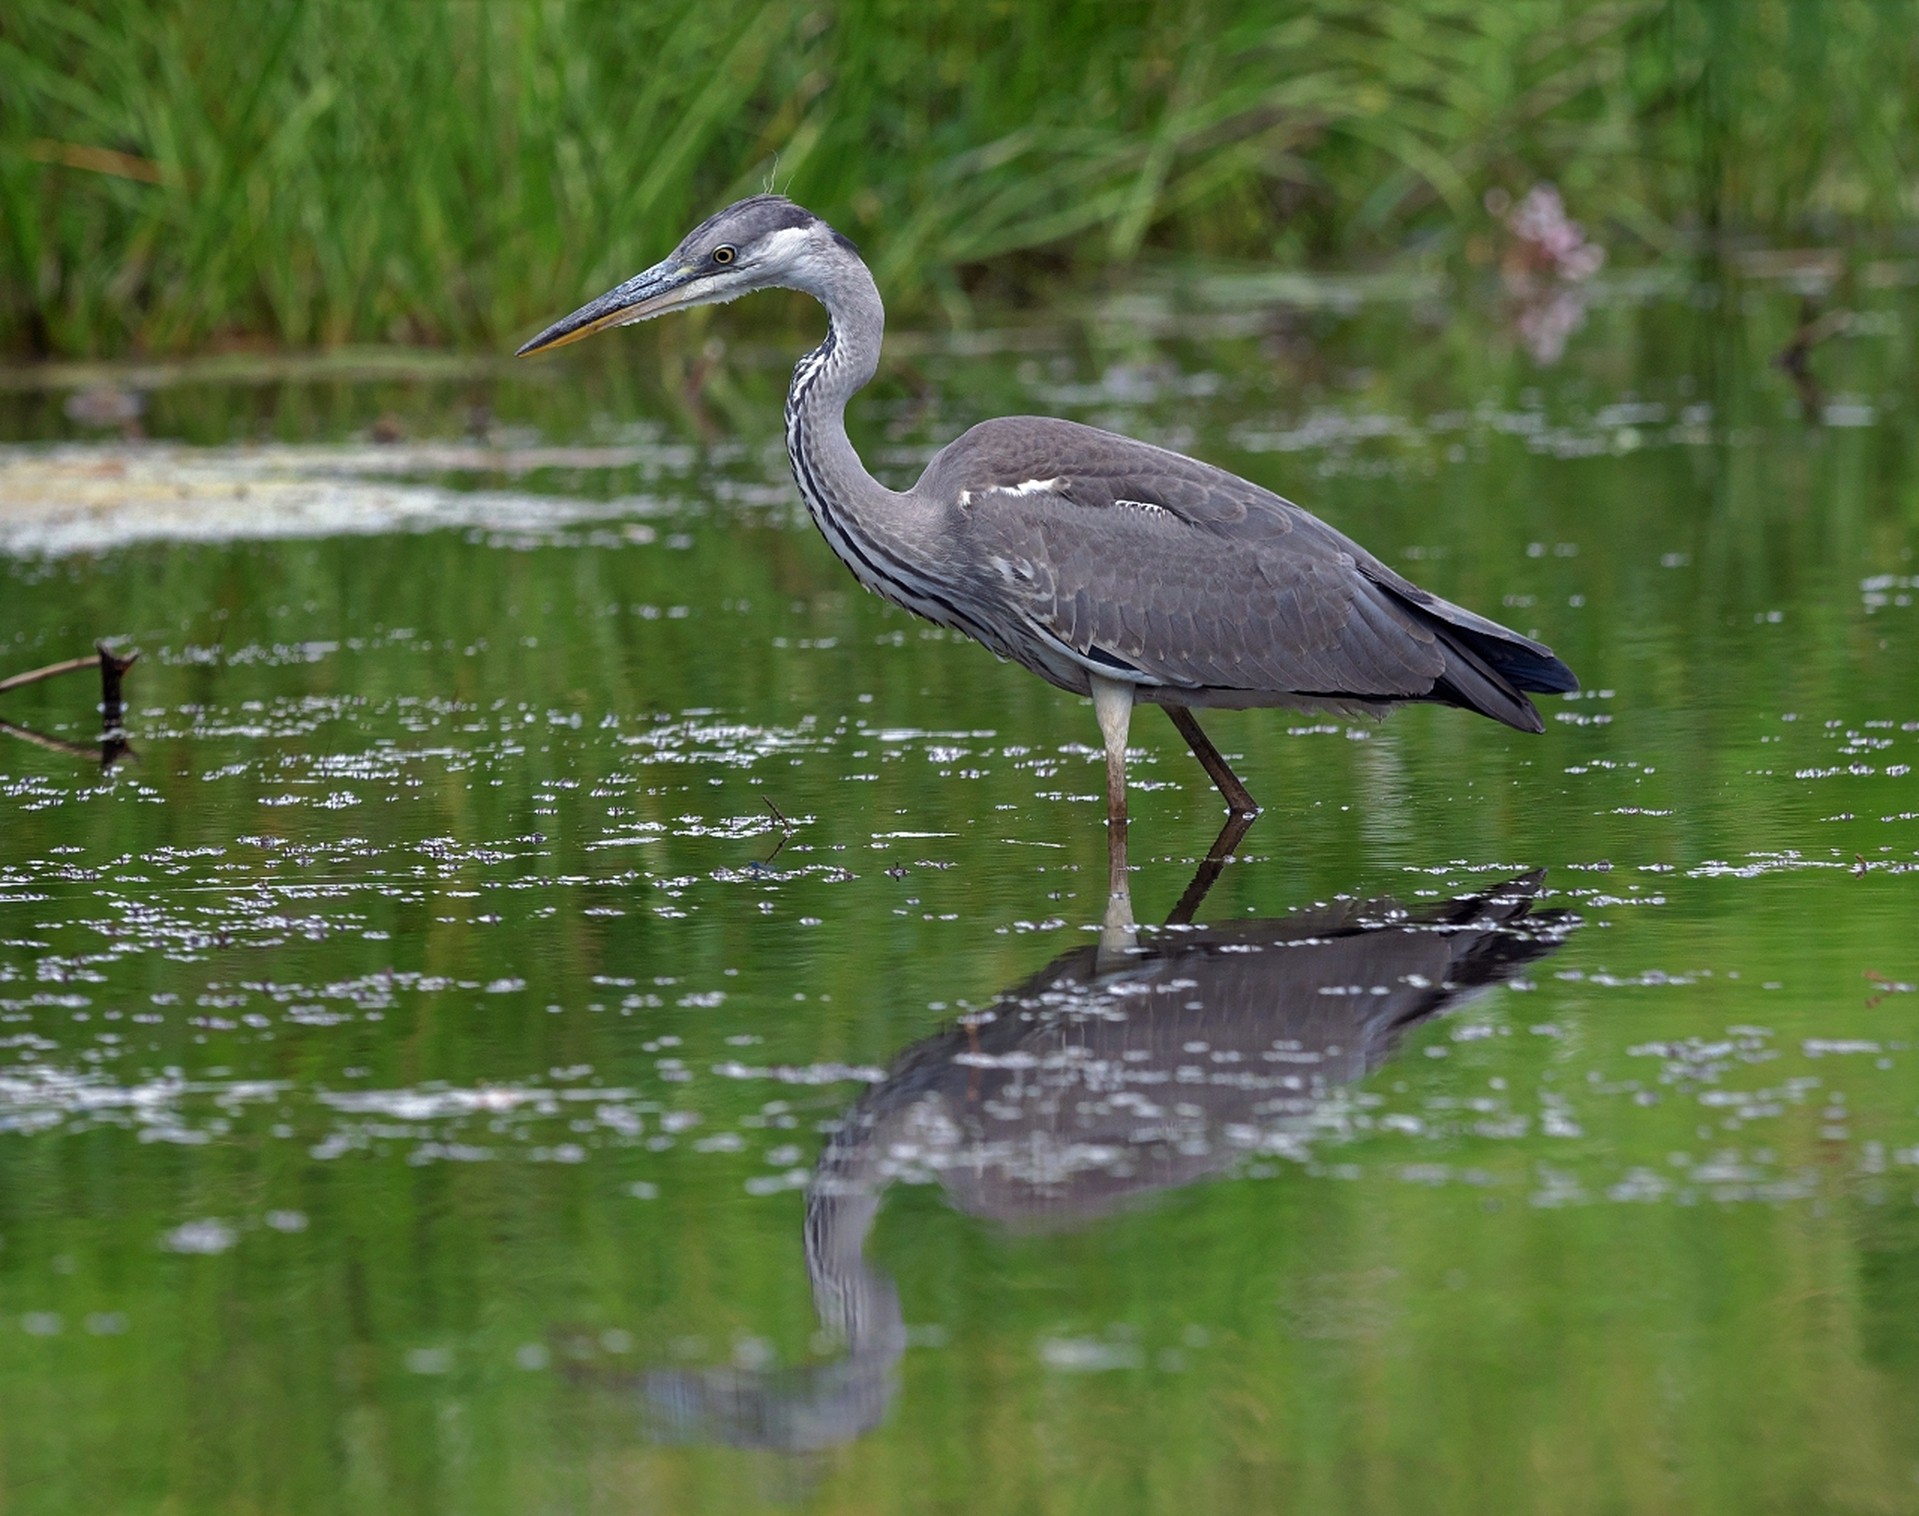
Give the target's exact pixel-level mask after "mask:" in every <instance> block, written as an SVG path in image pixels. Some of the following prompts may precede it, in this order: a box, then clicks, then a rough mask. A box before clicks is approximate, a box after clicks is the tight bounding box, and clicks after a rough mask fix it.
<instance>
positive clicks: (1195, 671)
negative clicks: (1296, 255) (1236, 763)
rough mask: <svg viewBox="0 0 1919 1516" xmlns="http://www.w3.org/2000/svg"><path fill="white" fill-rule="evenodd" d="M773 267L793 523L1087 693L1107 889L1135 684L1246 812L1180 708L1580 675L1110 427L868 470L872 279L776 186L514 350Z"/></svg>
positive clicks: (1325, 535)
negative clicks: (864, 410) (816, 319)
mask: <svg viewBox="0 0 1919 1516" xmlns="http://www.w3.org/2000/svg"><path fill="white" fill-rule="evenodd" d="M776 287H777V288H786V289H796V290H801V291H803V292H804V293H806V294H809V295H811V296H813V297H814V298H815V299H817V300H818V301H819V302H820V303H821V304H822V305H823V306H825V307H826V312H827V316H828V321H829V324H828V328H827V334H826V339H825V341H823V342H822V343H821V344H820V345H819V346H818V347H817V348H815V349H814V350H813V351H812V352H810V353H808V354H807V355H806V356H805V357H804V358H802V359H801V360H800V361H799V364H798V366H797V367H796V368H795V369H794V371H793V383H792V387H791V388H790V390H789V391H788V393H787V400H786V444H787V452H788V455H789V456H790V458H791V460H792V464H793V477H794V479H795V481H796V482H797V484H798V486H799V491H800V494H801V496H802V498H803V499H804V500H805V502H806V506H807V509H808V511H809V512H810V513H811V514H812V517H813V520H814V522H815V523H816V524H817V525H818V526H819V529H820V531H821V533H822V534H823V535H824V536H825V538H826V540H827V542H828V543H829V544H830V545H831V546H832V548H833V551H834V552H835V553H837V554H838V555H839V557H840V558H841V560H842V561H843V562H844V563H845V564H846V566H847V567H848V568H849V569H851V570H852V572H853V576H854V577H855V578H856V579H858V580H859V582H860V583H861V584H863V585H865V586H866V587H867V588H868V589H870V590H872V591H874V592H875V593H876V594H879V595H881V596H883V597H884V598H886V599H887V600H890V601H892V602H893V603H894V604H896V605H899V606H903V607H904V608H905V609H907V610H909V611H912V612H914V613H915V614H916V615H920V616H924V617H925V618H926V619H927V620H929V621H933V622H936V623H938V624H939V625H941V626H948V627H952V628H955V629H956V630H958V631H961V632H964V633H965V634H966V635H968V636H969V637H972V638H974V639H975V640H976V641H978V642H980V643H982V644H984V645H985V646H986V647H987V648H989V649H991V650H992V651H993V652H994V653H996V654H998V655H999V656H1000V657H1001V658H1004V659H1008V660H1010V661H1012V662H1015V663H1018V664H1020V665H1021V666H1023V667H1025V668H1027V669H1030V670H1032V672H1034V673H1035V674H1038V675H1039V676H1040V677H1041V678H1042V679H1045V680H1047V681H1048V682H1049V683H1052V684H1055V685H1057V686H1059V687H1060V688H1061V689H1064V690H1068V691H1071V692H1072V693H1074V694H1077V695H1087V696H1090V697H1091V698H1092V700H1093V704H1094V709H1095V712H1096V714H1097V716H1098V718H1099V724H1100V728H1101V734H1102V737H1103V739H1104V742H1105V747H1106V758H1107V807H1108V808H1107V816H1108V822H1109V831H1110V834H1111V836H1112V838H1113V839H1114V853H1113V856H1114V859H1115V860H1116V861H1115V863H1114V880H1113V882H1114V886H1115V891H1116V892H1117V893H1123V892H1124V888H1125V879H1124V870H1123V864H1122V863H1121V862H1119V861H1118V860H1120V859H1121V858H1122V857H1123V840H1124V833H1125V824H1126V808H1125V748H1126V735H1127V730H1128V723H1129V720H1130V716H1131V712H1132V709H1133V706H1134V705H1135V704H1137V703H1139V702H1142V701H1144V702H1148V703H1151V704H1156V705H1159V706H1162V707H1164V708H1165V709H1166V710H1167V712H1168V714H1169V715H1170V716H1171V717H1172V718H1173V722H1174V725H1175V726H1176V727H1177V728H1178V730H1179V731H1180V733H1181V735H1182V736H1184V737H1185V738H1186V740H1187V742H1188V744H1189V745H1190V746H1191V747H1192V748H1193V751H1194V753H1195V755H1196V756H1197V757H1198V758H1199V760H1200V763H1201V764H1202V765H1203V766H1204V767H1205V769H1206V771H1207V773H1208V775H1209V776H1210V777H1211V778H1212V779H1213V781H1214V783H1215V784H1217V785H1218V786H1219V789H1220V791H1221V793H1222V795H1223V796H1224V797H1225V799H1226V802H1227V805H1228V807H1229V809H1230V810H1231V811H1233V812H1234V813H1235V814H1250V813H1251V812H1252V811H1254V810H1255V809H1256V807H1255V806H1254V804H1253V801H1252V797H1251V795H1250V794H1248V793H1247V791H1246V788H1245V786H1244V785H1243V784H1241V783H1240V782H1239V779H1238V777H1237V776H1236V775H1235V774H1234V773H1233V771H1232V769H1231V767H1230V765H1228V764H1227V762H1226V760H1225V759H1224V758H1223V757H1221V755H1220V754H1219V752H1218V750H1217V749H1215V748H1214V747H1213V745H1212V743H1211V742H1210V741H1208V740H1207V738H1206V735H1205V733H1204V732H1203V731H1202V730H1201V728H1200V726H1199V723H1198V721H1197V719H1196V718H1195V717H1194V716H1193V714H1192V713H1193V711H1194V710H1195V709H1197V708H1201V707H1212V706H1224V707H1233V708H1243V707H1250V706H1284V707H1289V708H1291V709H1295V710H1305V711H1332V712H1337V713H1341V714H1356V713H1366V714H1383V713H1384V712H1385V711H1387V710H1389V709H1391V708H1393V707H1395V706H1399V705H1404V704H1408V703H1411V702H1422V701H1423V702H1436V703H1439V704H1444V705H1454V706H1459V707H1462V708H1464V709H1466V710H1472V711H1477V712H1479V713H1480V714H1481V715H1485V716H1490V717H1492V718H1493V719H1494V720H1496V721H1501V722H1504V723H1505V724H1506V725H1507V726H1510V727H1514V728H1516V729H1518V730H1519V731H1523V732H1539V731H1543V730H1544V723H1543V722H1542V721H1541V720H1540V717H1539V712H1538V711H1537V709H1536V708H1535V707H1534V706H1533V703H1532V702H1531V700H1529V699H1528V698H1527V696H1528V694H1529V693H1536V692H1545V693H1562V692H1566V691H1570V690H1574V689H1577V688H1578V680H1577V679H1576V678H1575V677H1574V675H1573V672H1572V670H1570V669H1569V668H1567V667H1566V665H1565V664H1564V663H1562V662H1561V661H1560V660H1559V659H1557V658H1555V657H1554V656H1553V654H1552V651H1551V649H1549V648H1547V647H1545V646H1543V645H1541V644H1540V643H1538V642H1535V641H1533V640H1532V639H1531V638H1529V637H1524V636H1521V635H1520V634H1519V633H1518V632H1515V631H1513V630H1511V629H1510V628H1507V627H1503V626H1501V625H1499V624H1498V623H1497V622H1494V621H1489V620H1487V619H1486V618H1485V617H1483V616H1478V615H1475V614H1474V613H1473V612H1471V611H1469V610H1466V609H1464V608H1463V607H1460V606H1457V605H1453V604H1452V603H1450V602H1449V601H1445V600H1442V599H1440V598H1439V597H1438V596H1436V595H1433V594H1430V593H1429V592H1427V591H1425V590H1422V589H1420V588H1419V587H1418V586H1417V585H1415V584H1413V583H1411V582H1410V581H1408V580H1407V579H1405V578H1403V577H1402V576H1400V575H1399V574H1396V573H1394V572H1393V570H1391V569H1390V568H1388V567H1387V566H1386V565H1385V564H1383V563H1381V562H1380V561H1379V560H1378V559H1377V558H1375V557H1374V556H1373V555H1372V554H1371V553H1369V552H1367V551H1366V550H1365V549H1364V548H1362V547H1360V546H1359V545H1358V544H1357V543H1355V542H1353V541H1352V540H1351V539H1350V538H1347V537H1345V536H1343V535H1342V534H1340V533H1339V532H1337V531H1335V530H1334V529H1333V528H1332V527H1330V526H1328V525H1327V524H1326V523H1325V522H1323V521H1321V520H1319V519H1318V518H1317V517H1315V516H1313V515H1311V514H1310V513H1308V512H1307V511H1304V510H1302V509H1301V508H1300V507H1299V506H1297V505H1294V504H1293V503H1292V502H1291V501H1289V500H1285V499H1282V498H1281V497H1280V496H1278V495H1276V494H1273V493H1272V492H1271V491H1270V490H1266V489H1262V488H1261V487H1260V486H1258V485H1256V484H1253V483H1251V482H1249V481H1247V480H1245V479H1241V478H1239V477H1237V476H1236V475H1233V474H1230V473H1227V472H1226V471H1225V470H1224V469H1219V468H1215V467H1213V466H1212V465H1210V464H1206V463H1202V462H1200V461H1198V460H1197V459H1193V458H1188V457H1185V456H1184V455H1182V454H1180V453H1175V452H1172V451H1169V450H1168V449H1165V448H1160V447H1154V446H1152V445H1151V444H1149V443H1144V442H1138V441H1135V440H1133V439H1132V438H1130V437H1121V436H1117V435H1115V434H1114V433H1111V432H1105V431H1100V430H1098V429H1097V428H1095V427H1090V426H1081V425H1079V424H1077V423H1074V422H1070V421H1060V420H1054V419H1050V418H1046V417H1038V416H1012V417H1006V418H1002V419H999V420H994V421H985V422H982V423H980V424H979V425H978V426H975V427H973V428H972V429H971V430H970V431H968V432H966V433H965V434H964V435H963V436H961V437H959V438H958V439H957V440H955V441H954V442H952V443H950V444H949V445H948V446H946V447H945V448H942V449H941V450H940V451H939V452H938V453H937V454H935V455H934V457H933V459H932V461H931V462H930V463H929V464H928V465H927V467H926V471H925V472H924V473H923V474H921V476H920V478H919V482H918V483H917V484H915V485H914V486H913V487H912V488H911V489H908V490H904V491H895V490H891V489H888V488H887V487H886V486H885V485H883V484H881V483H880V482H879V481H878V480H877V479H875V478H874V477H873V476H872V475H871V474H870V473H869V472H868V471H867V469H866V466H865V465H864V464H863V463H862V462H861V461H860V458H859V455H858V454H857V453H856V452H855V451H854V449H853V445H852V443H851V442H850V441H849V440H848V438H847V435H846V420H845V417H846V405H847V402H848V401H849V400H850V399H851V398H852V396H853V394H854V393H855V392H856V391H858V390H859V389H860V388H861V387H862V386H863V385H865V384H866V382H867V381H868V380H869V379H871V378H872V377H873V374H874V371H875V370H876V368H877V367H878V364H879V355H880V343H881V338H882V335H883V333H884V330H885V311H884V308H883V306H882V305H881V302H880V296H879V290H878V288H877V287H876V286H875V285H874V283H873V277H872V275H871V274H870V273H869V272H868V271H867V268H866V265H865V264H864V263H863V262H862V261H861V260H860V257H859V254H858V252H857V251H856V250H855V249H854V247H853V244H852V243H850V242H848V241H847V240H846V239H845V238H844V237H842V236H841V235H840V234H839V233H838V232H836V231H834V230H833V229H832V228H831V227H830V226H828V225H827V224H826V223H825V222H824V221H822V220H820V219H819V218H818V217H817V216H815V215H813V214H812V213H811V212H810V211H807V210H805V209H803V208H802V207H800V206H798V205H795V204H793V203H792V202H791V201H789V200H787V199H784V198H783V197H781V196H778V195H756V196H753V197H752V198H750V199H747V200H742V201H740V202H739V203H737V204H735V205H731V206H729V207H727V208H726V209H725V210H723V211H721V212H719V213H718V214H717V215H715V216H713V217H711V218H710V219H708V220H707V221H705V222H703V223H702V224H701V225H700V226H698V227H696V228H695V229H694V230H693V231H692V232H691V233H689V234H688V235H687V236H686V238H685V239H684V240H683V241H682V242H681V243H680V245H679V246H678V247H677V248H675V249H674V251H673V252H672V253H671V254H670V255H669V256H668V257H667V258H666V259H665V260H664V261H662V262H661V263H659V264H656V265H655V266H654V267H653V268H651V269H648V270H646V271H645V272H644V273H641V274H638V275H636V276H635V277H634V278H632V279H629V280H627V281H626V282H625V283H624V284H621V285H619V286H617V287H616V288H614V289H612V290H610V291H608V292H607V293H606V294H605V295H602V296H601V297H600V298H599V299H597V300H594V301H592V302H590V303H589V304H587V305H584V306H582V307H581V308H580V309H579V310H577V311H575V312H573V313H572V314H571V315H569V316H566V317H563V318H562V319H561V320H559V321H557V322H555V323H554V324H553V325H552V326H550V327H548V328H547V329H546V330H545V331H544V332H542V333H540V335H539V336H537V337H535V338H534V339H533V340H532V341H530V342H528V343H527V344H526V345H525V346H524V347H522V348H521V349H520V352H521V354H522V355H525V354H530V353H535V352H539V351H542V350H544V349H547V348H552V347H558V346H560V345H562V344H564V343H567V342H571V341H575V340H577V339H579V338H581V337H584V336H586V335H588V334H589V333H592V332H595V331H598V330H600V329H602V328H604V327H609V326H624V325H628V324H630V323H632V322H636V321H644V320H647V319H649V318H651V317H653V316H656V315H661V314H663V313H665V312H666V311H669V310H680V309H685V308H687V307H690V306H694V305H705V304H712V303H715V302H720V301H727V300H732V299H736V298H737V297H738V296H740V295H743V294H747V293H749V292H751V291H753V290H758V289H768V288H776Z"/></svg>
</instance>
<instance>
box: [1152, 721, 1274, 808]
mask: <svg viewBox="0 0 1919 1516" xmlns="http://www.w3.org/2000/svg"><path fill="white" fill-rule="evenodd" d="M1166 714H1167V716H1168V717H1170V718H1171V719H1172V723H1173V729H1174V730H1175V731H1176V732H1178V733H1179V734H1180V736H1182V737H1184V738H1185V739H1186V745H1187V746H1188V747H1189V748H1191V749H1192V750H1193V756H1194V757H1195V758H1197V759H1198V760H1199V766H1200V767H1201V768H1203V769H1205V770H1206V777H1207V778H1208V779H1210V780H1212V781H1213V783H1214V785H1216V786H1217V787H1218V789H1219V792H1220V794H1221V795H1223V796H1224V797H1225V799H1226V809H1227V810H1229V811H1231V812H1232V813H1233V814H1234V815H1235V816H1257V815H1258V814H1259V803H1258V802H1257V801H1255V800H1254V799H1253V797H1252V795H1251V793H1250V792H1249V791H1248V790H1247V788H1246V786H1245V785H1243V784H1241V783H1240V782H1239V775H1237V774H1235V773H1234V772H1233V766H1232V765H1231V764H1230V763H1228V762H1227V761H1226V759H1225V757H1224V755H1223V754H1221V752H1220V750H1219V749H1218V748H1216V747H1214V746H1213V741H1212V738H1210V737H1208V736H1207V735H1206V733H1205V732H1203V731H1201V730H1200V725H1199V721H1198V718H1196V717H1195V716H1194V715H1193V713H1192V712H1191V711H1190V710H1188V709H1187V708H1186V707H1185V706H1183V705H1169V706H1167V707H1166Z"/></svg>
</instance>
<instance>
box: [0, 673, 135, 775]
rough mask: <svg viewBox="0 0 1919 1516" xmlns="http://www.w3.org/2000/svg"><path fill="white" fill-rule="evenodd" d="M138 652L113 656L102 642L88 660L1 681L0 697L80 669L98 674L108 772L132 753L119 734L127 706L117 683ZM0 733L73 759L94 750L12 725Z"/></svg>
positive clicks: (103, 761) (7, 724)
mask: <svg viewBox="0 0 1919 1516" xmlns="http://www.w3.org/2000/svg"><path fill="white" fill-rule="evenodd" d="M139 656H140V654H139V651H138V650H137V649H136V650H135V651H133V652H131V653H128V654H127V655H126V656H125V657H122V656H121V655H120V654H118V653H116V652H114V650H113V649H112V648H110V647H108V646H107V645H106V643H104V642H96V643H95V644H94V645H93V656H92V657H90V658H68V659H67V660H65V661H64V662H62V663H49V664H48V665H47V666H46V667H45V668H38V669H29V670H27V672H26V673H24V674H13V675H10V676H9V677H7V678H5V679H0V694H4V693H5V692H6V691H8V690H17V689H19V688H21V687H22V686H23V685H29V684H38V683H39V682H40V681H41V680H42V679H53V678H56V677H57V676H59V675H61V674H77V673H79V672H80V670H82V669H89V668H97V669H99V670H100V754H99V756H100V764H101V767H103V768H111V767H112V766H113V765H114V764H115V763H117V762H118V761H119V760H120V759H121V758H124V757H128V756H130V755H131V753H132V749H131V748H129V747H128V746H127V742H126V733H125V732H124V731H122V730H121V727H120V718H121V717H122V716H123V715H124V714H125V712H126V703H125V700H124V699H123V697H122V695H121V691H120V682H121V680H122V679H123V678H124V677H125V676H126V672H127V670H128V669H130V668H132V667H133V665H134V662H135V661H136V660H137V659H138V658H139ZM0 732H4V733H6V734H7V735H8V736H11V737H21V738H24V739H25V740H26V741H28V742H32V743H35V744H37V745H38V746H40V747H44V748H49V749H51V750H53V751H54V752H62V753H72V754H74V755H75V756H85V757H89V758H91V757H92V756H93V750H92V749H91V748H87V747H82V746H81V745H79V744H78V743H71V742H63V741H61V740H60V739H59V738H57V737H47V736H44V735H42V734H41V733H39V732H35V731H31V730H29V729H28V728H26V727H21V726H15V725H14V724H13V723H12V722H7V721H0Z"/></svg>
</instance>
